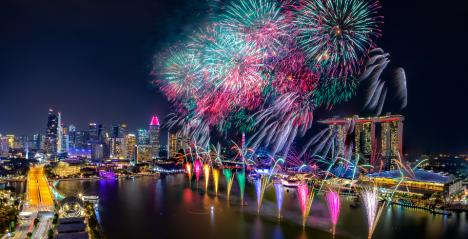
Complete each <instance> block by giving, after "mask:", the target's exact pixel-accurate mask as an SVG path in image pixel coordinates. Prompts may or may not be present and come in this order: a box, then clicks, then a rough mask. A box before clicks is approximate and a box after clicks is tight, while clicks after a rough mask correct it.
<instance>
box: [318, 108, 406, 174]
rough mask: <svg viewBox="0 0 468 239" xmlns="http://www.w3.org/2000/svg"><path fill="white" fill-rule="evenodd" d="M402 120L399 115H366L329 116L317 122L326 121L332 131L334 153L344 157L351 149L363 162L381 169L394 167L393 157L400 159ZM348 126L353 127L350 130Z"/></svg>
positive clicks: (401, 152)
mask: <svg viewBox="0 0 468 239" xmlns="http://www.w3.org/2000/svg"><path fill="white" fill-rule="evenodd" d="M403 120H404V117H403V116H401V115H389V114H387V115H386V116H380V117H369V118H359V117H358V116H354V117H350V118H332V119H326V120H322V121H319V122H320V123H324V124H328V125H329V128H330V129H331V130H330V132H335V133H336V134H335V135H336V137H335V138H336V141H335V150H336V152H335V153H336V155H338V156H344V157H346V158H347V156H348V155H347V154H346V153H347V152H350V153H351V152H352V153H353V154H354V156H355V157H359V161H360V162H361V163H363V164H370V165H373V166H378V165H379V164H380V163H382V165H383V166H384V169H394V167H395V165H394V163H395V160H403V158H402V155H403ZM350 126H354V128H353V129H350V128H349V127H350ZM333 130H334V131H333ZM349 132H353V133H352V134H349ZM353 137H354V138H353ZM350 147H353V148H352V149H351V148H350ZM348 150H349V151H348ZM343 152H344V153H343Z"/></svg>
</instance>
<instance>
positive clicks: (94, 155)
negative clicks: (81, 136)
mask: <svg viewBox="0 0 468 239" xmlns="http://www.w3.org/2000/svg"><path fill="white" fill-rule="evenodd" d="M103 158H104V144H102V143H95V144H92V145H91V159H93V160H96V161H101V160H102V159H103Z"/></svg>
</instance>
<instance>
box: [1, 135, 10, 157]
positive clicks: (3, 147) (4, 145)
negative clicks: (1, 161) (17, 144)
mask: <svg viewBox="0 0 468 239" xmlns="http://www.w3.org/2000/svg"><path fill="white" fill-rule="evenodd" d="M8 151H9V147H8V139H7V137H5V136H2V135H0V156H2V157H5V156H7V155H8Z"/></svg>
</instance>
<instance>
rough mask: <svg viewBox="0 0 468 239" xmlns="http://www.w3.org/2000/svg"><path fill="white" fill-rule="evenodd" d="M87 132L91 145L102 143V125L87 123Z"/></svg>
mask: <svg viewBox="0 0 468 239" xmlns="http://www.w3.org/2000/svg"><path fill="white" fill-rule="evenodd" d="M88 132H89V141H91V143H97V142H102V140H103V133H104V132H103V127H102V124H97V123H89V128H88Z"/></svg>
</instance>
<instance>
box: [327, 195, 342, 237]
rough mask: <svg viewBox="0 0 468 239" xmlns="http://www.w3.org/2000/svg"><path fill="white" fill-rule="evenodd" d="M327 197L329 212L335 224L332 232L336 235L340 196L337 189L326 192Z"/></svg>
mask: <svg viewBox="0 0 468 239" xmlns="http://www.w3.org/2000/svg"><path fill="white" fill-rule="evenodd" d="M325 199H326V200H327V205H328V213H329V214H330V219H331V222H332V225H333V229H332V234H333V235H335V227H336V224H337V223H338V217H339V215H340V196H339V194H338V193H337V192H335V191H329V192H327V193H326V194H325Z"/></svg>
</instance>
